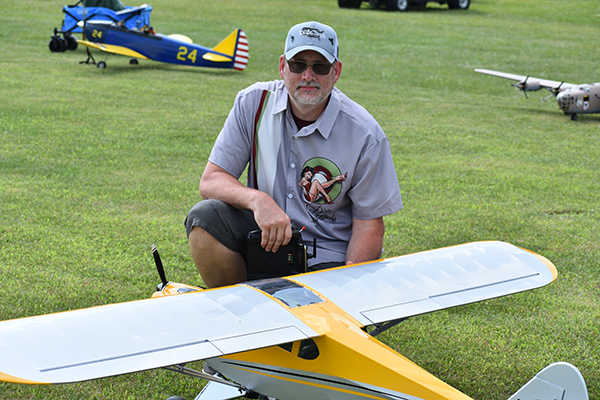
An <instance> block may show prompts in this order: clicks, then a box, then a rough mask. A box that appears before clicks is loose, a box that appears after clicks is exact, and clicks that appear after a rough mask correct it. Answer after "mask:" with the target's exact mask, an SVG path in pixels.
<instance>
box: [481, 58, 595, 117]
mask: <svg viewBox="0 0 600 400" xmlns="http://www.w3.org/2000/svg"><path fill="white" fill-rule="evenodd" d="M475 72H480V73H482V74H487V75H493V76H497V77H500V78H505V79H512V80H514V81H517V83H515V84H513V86H514V87H515V88H516V89H518V90H521V91H522V92H523V93H524V94H525V97H527V92H535V91H538V90H540V89H542V88H544V89H547V90H549V91H550V93H551V94H550V95H549V96H547V97H545V98H543V99H542V100H546V99H548V98H549V97H551V96H554V97H556V101H557V103H558V107H559V108H560V109H561V110H562V111H563V112H564V113H565V114H566V115H570V116H571V120H573V121H575V120H577V116H578V115H579V114H596V113H600V83H589V84H580V85H577V84H573V83H566V82H565V81H562V82H558V81H550V80H546V79H540V78H533V77H531V76H529V75H527V76H524V75H515V74H509V73H505V72H499V71H492V70H489V69H476V70H475Z"/></svg>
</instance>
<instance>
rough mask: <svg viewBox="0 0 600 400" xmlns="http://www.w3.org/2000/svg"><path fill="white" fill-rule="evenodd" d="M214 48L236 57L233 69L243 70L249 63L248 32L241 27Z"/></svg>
mask: <svg viewBox="0 0 600 400" xmlns="http://www.w3.org/2000/svg"><path fill="white" fill-rule="evenodd" d="M213 50H214V51H218V52H219V53H223V54H227V55H228V56H230V57H232V58H233V59H234V64H233V69H237V70H239V71H242V70H244V69H245V68H246V65H248V57H249V55H248V50H249V47H248V39H247V38H246V33H245V32H244V31H243V30H241V29H236V30H235V31H233V32H231V34H230V35H229V36H227V37H226V38H225V39H223V41H222V42H221V43H219V44H218V45H216V46H215V47H214V48H213Z"/></svg>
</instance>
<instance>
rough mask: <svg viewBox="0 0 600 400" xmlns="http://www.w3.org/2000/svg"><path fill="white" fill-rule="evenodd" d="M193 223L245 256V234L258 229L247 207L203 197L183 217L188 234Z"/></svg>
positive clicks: (334, 264) (320, 266) (315, 267)
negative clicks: (241, 208) (243, 207)
mask: <svg viewBox="0 0 600 400" xmlns="http://www.w3.org/2000/svg"><path fill="white" fill-rule="evenodd" d="M194 226H199V227H200V228H202V229H204V230H205V231H206V232H208V233H209V234H210V235H212V237H214V238H215V239H217V240H218V241H219V242H220V243H221V244H223V246H225V247H227V248H228V249H229V250H231V251H235V252H236V253H240V254H241V255H242V257H244V261H245V262H246V265H248V260H246V259H245V254H244V251H243V249H244V242H245V239H246V235H247V234H248V233H249V232H251V231H254V230H257V229H260V228H259V227H258V224H257V223H256V221H255V220H254V213H253V212H252V211H250V210H238V209H237V208H234V207H232V206H230V205H229V204H227V203H225V202H223V201H220V200H213V199H208V200H202V201H201V202H199V203H196V205H195V206H194V207H192V209H191V210H190V212H189V213H188V215H187V217H186V219H185V229H186V232H187V235H188V237H189V236H190V232H191V231H192V228H193V227H194ZM340 265H344V263H343V262H324V263H320V264H316V265H312V266H310V267H308V270H309V271H315V270H320V269H327V268H333V267H338V266H340Z"/></svg>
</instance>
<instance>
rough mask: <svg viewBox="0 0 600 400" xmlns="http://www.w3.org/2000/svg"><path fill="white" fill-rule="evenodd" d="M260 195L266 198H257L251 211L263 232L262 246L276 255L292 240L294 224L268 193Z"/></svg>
mask: <svg viewBox="0 0 600 400" xmlns="http://www.w3.org/2000/svg"><path fill="white" fill-rule="evenodd" d="M260 193H262V194H263V195H264V196H257V197H256V201H255V203H254V204H253V205H252V206H251V208H250V209H251V210H252V211H254V219H255V220H256V223H257V224H258V227H259V228H260V230H261V231H262V236H261V241H260V245H261V246H262V247H263V248H264V249H265V250H266V251H272V252H273V253H275V252H276V251H277V250H278V249H279V248H280V247H281V246H285V245H286V244H288V243H289V242H290V240H291V239H292V224H291V222H290V218H289V217H288V216H287V214H286V213H284V212H283V210H282V209H281V208H280V207H279V206H278V205H277V203H275V200H273V199H272V198H271V197H270V196H269V195H268V194H266V193H263V192H260Z"/></svg>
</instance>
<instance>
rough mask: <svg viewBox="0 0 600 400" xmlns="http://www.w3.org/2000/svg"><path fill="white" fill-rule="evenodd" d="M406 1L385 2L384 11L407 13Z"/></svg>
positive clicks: (389, 0) (407, 2)
mask: <svg viewBox="0 0 600 400" xmlns="http://www.w3.org/2000/svg"><path fill="white" fill-rule="evenodd" d="M408 4H409V1H408V0H386V1H385V9H386V10H388V11H408Z"/></svg>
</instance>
